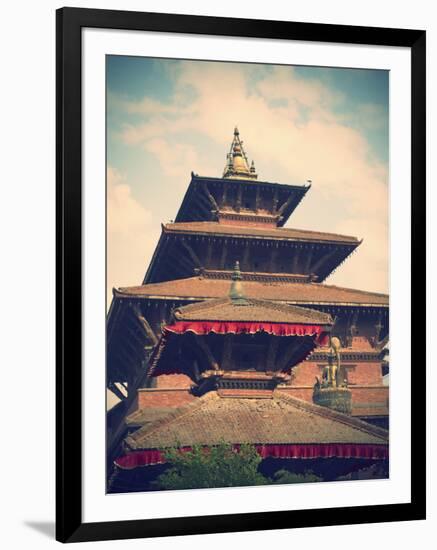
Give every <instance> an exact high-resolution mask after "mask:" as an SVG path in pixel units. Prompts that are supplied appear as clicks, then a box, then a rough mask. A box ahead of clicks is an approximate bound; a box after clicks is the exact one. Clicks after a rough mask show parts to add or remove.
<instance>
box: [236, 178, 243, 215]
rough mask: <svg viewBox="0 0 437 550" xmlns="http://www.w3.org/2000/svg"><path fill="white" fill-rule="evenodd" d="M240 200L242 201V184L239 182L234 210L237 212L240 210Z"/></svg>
mask: <svg viewBox="0 0 437 550" xmlns="http://www.w3.org/2000/svg"><path fill="white" fill-rule="evenodd" d="M242 202H243V186H242V185H241V183H240V184H238V186H237V200H236V202H235V210H236V211H237V212H239V211H240V209H241V204H242Z"/></svg>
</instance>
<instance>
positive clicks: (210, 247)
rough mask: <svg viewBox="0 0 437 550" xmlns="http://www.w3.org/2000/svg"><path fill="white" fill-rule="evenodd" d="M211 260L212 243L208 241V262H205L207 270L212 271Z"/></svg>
mask: <svg viewBox="0 0 437 550" xmlns="http://www.w3.org/2000/svg"><path fill="white" fill-rule="evenodd" d="M211 259H212V241H211V240H208V245H207V248H206V260H205V264H206V265H205V267H206V269H211Z"/></svg>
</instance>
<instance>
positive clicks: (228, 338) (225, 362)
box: [222, 334, 234, 370]
mask: <svg viewBox="0 0 437 550" xmlns="http://www.w3.org/2000/svg"><path fill="white" fill-rule="evenodd" d="M224 340H225V341H224V344H223V352H222V369H223V370H226V369H229V368H230V366H231V359H232V344H233V341H234V334H225V336H224Z"/></svg>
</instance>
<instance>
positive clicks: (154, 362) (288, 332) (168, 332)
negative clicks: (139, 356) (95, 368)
mask: <svg viewBox="0 0 437 550" xmlns="http://www.w3.org/2000/svg"><path fill="white" fill-rule="evenodd" d="M187 332H192V333H194V334H197V335H205V334H210V333H215V334H229V333H232V334H256V333H257V332H266V333H268V334H272V335H275V336H298V337H302V336H311V337H312V338H313V345H312V346H311V347H308V346H305V347H303V350H302V355H301V356H300V357H297V358H296V360H295V363H296V364H297V363H300V362H302V361H304V360H305V359H306V358H307V357H308V355H309V354H310V353H311V352H312V351H313V349H314V348H315V347H317V346H325V345H327V343H328V341H329V332H327V331H326V328H325V327H324V326H323V325H304V324H288V323H251V322H226V323H225V322H219V321H192V322H188V321H177V322H175V323H173V324H172V325H167V326H165V327H164V328H163V330H162V336H161V338H160V340H159V343H158V345H157V346H156V347H155V350H154V352H153V355H152V357H151V359H150V369H149V374H150V375H151V376H158V375H160V374H175V373H180V372H181V370H180V368H179V367H178V365H177V364H175V365H174V366H172V367H170V366H168V365H166V367H165V368H162V367H160V366H158V363H159V359H160V357H161V355H162V353H163V351H164V348H165V346H166V345H167V340H168V338H169V337H170V336H172V335H182V334H185V333H187Z"/></svg>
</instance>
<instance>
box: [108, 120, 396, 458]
mask: <svg viewBox="0 0 437 550" xmlns="http://www.w3.org/2000/svg"><path fill="white" fill-rule="evenodd" d="M310 187H311V186H310V185H284V184H279V183H272V182H268V181H262V180H260V179H259V178H258V174H257V173H256V169H255V165H254V163H253V161H252V162H251V163H250V162H249V159H248V157H247V155H246V152H245V149H244V147H243V143H242V141H241V139H240V135H239V131H238V129H237V128H235V131H234V136H233V140H232V143H231V147H230V151H229V153H228V154H227V157H226V164H225V167H224V171H223V176H222V177H221V178H215V177H202V176H199V175H197V174H194V173H192V174H191V181H190V183H189V186H188V189H187V191H186V194H185V197H184V199H183V201H182V204H181V206H180V209H179V211H178V213H177V215H176V218H175V221H174V222H173V223H168V224H164V225H162V231H161V236H160V239H159V242H158V243H157V246H156V249H155V252H154V254H153V257H152V260H151V262H150V265H149V266H148V268H147V270H146V273H145V276H144V280H143V283H142V284H141V285H139V286H134V287H128V288H117V289H114V290H113V301H112V304H111V307H110V310H109V314H108V322H107V346H108V347H107V385H108V388H109V389H110V390H111V391H112V392H113V393H115V395H116V396H117V397H118V398H119V399H120V402H119V403H118V404H117V405H116V406H115V407H114V408H113V409H111V410H110V411H109V412H108V457H109V460H110V461H112V460H113V458H114V457H115V456H118V455H120V454H122V453H125V452H126V449H128V450H131V451H133V450H136V451H138V449H139V448H140V447H139V446H138V445H139V444H138V441H140V440H141V441H147V440H148V439H147V429H148V428H147V427H148V426H152V425H154V424H155V423H157V422H160V421H162V419H163V418H166V417H167V416H168V415H169V414H173V415H174V414H175V412H176V411H178V410H181V409H182V408H183V407H189V406H192V407H194V409H193V410H196V411H197V412H196V414H200V413H199V411H198V408H197V409H196V407H198V405H196V403H197V404H198V403H199V402H203V401H202V400H206V402H207V405H205V406H207V407H210V406H212V404H214V403H215V405H214V406H216V405H217V403H216V402H215V401H214V400H212V401H211V399H212V398H211V396H210V397H208V395H209V394H211V392H212V393H214V394H215V395H216V396H217V395H221V396H222V397H223V396H225V395H226V393H228V394H232V395H234V396H236V397H238V398H242V397H243V396H244V395H245V394H248V395H249V396H251V397H252V398H260V399H261V398H262V397H263V396H264V397H266V396H267V397H270V398H273V397H272V396H273V395H275V399H282V400H283V399H285V400H287V399H289V401H287V405H286V406H285V405H284V407H291V408H293V407H295V408H296V407H297V408H299V404H301V403H306V405H300V406H301V408H300V409H299V410H300V411H301V412H302V410H303V409H302V406H304V407H305V406H306V407H308V408H307V409H305V411H306V414H309V415H311V414H315V413H314V411H318V412H317V414H321V415H322V416H323V414H324V413H323V410H322V413H321V412H320V410H321V409H323V407H322V408H321V407H319V406H317V405H314V403H313V401H315V402H316V403H317V400H315V399H314V394H315V385H316V387H319V386H317V385H318V384H319V385H323V377H324V373H326V372H327V371H326V366H327V365H329V364H332V353H333V351H332V350H333V349H334V348H333V347H332V341H335V342H336V345H335V353H336V361H338V365H339V368H340V365H341V384H339V385H341V386H342V388H343V389H344V390H345V392H347V395H348V399H349V401H350V405H349V409H348V410H347V411H346V412H347V417H348V419H349V420H348V422H349V425H350V427H351V430H353V429H356V430H357V433H358V431H359V430H360V429H361V430H362V429H363V425H365V426H367V427H366V430H370V431H369V432H368V435H369V437H368V439H369V441H370V443H366V444H369V445H371V444H375V441H376V440H378V438H379V440H378V444H379V445H381V444H382V443H381V441H382V440H381V438H382V439H384V437H386V436H384V434H383V432H384V430H382V431H378V430H380V428H388V386H386V385H384V383H383V376H384V374H386V372H387V369H388V364H387V362H386V361H385V354H386V347H387V343H388V334H389V326H388V323H389V314H388V308H389V301H388V296H387V295H384V294H377V293H371V292H366V291H361V290H356V289H349V288H340V287H337V286H332V285H329V284H327V283H326V282H325V281H326V279H327V278H328V277H329V275H330V274H331V273H333V271H334V270H335V269H337V268H338V267H339V266H340V265H341V264H342V263H343V262H344V261H346V260H347V258H348V257H349V256H350V255H351V254H352V253H354V252H355V251H356V250H357V249H358V247H359V245H360V243H361V241H360V240H358V239H357V238H356V237H353V236H347V235H338V234H334V233H322V232H317V231H307V230H300V229H294V228H292V227H284V226H285V224H286V222H288V220H289V219H290V217H292V214H293V212H294V210H295V209H296V208H297V206H298V205H299V203H300V202H301V200H302V199H303V198H304V197H305V195H306V193H307V192H309V191H310ZM280 327H282V328H280ZM276 331H278V332H276ZM281 331H282V332H281ZM333 338H334V340H332V339H333ZM339 372H340V371H339ZM331 385H332V381H331ZM278 391H279V392H280V395H279V393H278ZM275 392H276V393H275ZM278 396H279V397H278ZM322 397H323V396H322ZM318 399H319V405H320V404H322V405H323V399H321V398H320V395H319V398H318ZM235 403H236V402H235ZM240 405H241V403H240ZM235 406H236V407H237V409H238V406H237V405H235ZM311 407H312V408H311ZM302 414H303V413H302ZM326 414H328V413H326ZM329 414H333V413H332V411H330V413H329ZM335 414H342V413H339V412H338V411H337V412H336V413H335ZM325 420H326V418H325ZM330 421H333V422H334V421H335V418H332V417H330ZM363 421H364V422H365V424H364V423H363ZM354 422H356V423H358V424H354ZM350 423H352V424H350ZM372 425H373V426H372ZM338 426H339V425H338ZM338 426H337V427H338ZM339 430H340V428H339ZM372 430H376V432H375V431H372ZM331 431H332V427H331ZM340 431H341V430H340ZM136 432H138V433H139V434H141V438H139V436H138V435H135V433H136ZM360 433H362V432H360ZM381 434H383V435H381ZM302 437H303V439H305V437H306V436H305V435H304V434H302ZM307 437H308V438H309V439H311V434H307ZM372 438H376V439H375V440H373V439H372ZM164 439H165V437H164ZM188 439H189V438H188ZM279 439H280V438H279ZM334 439H335V438H334ZM352 439H354V438H353V437H352ZM133 442H134V443H133ZM155 443H156V442H155ZM188 443H189V441H188ZM233 443H235V444H238V443H241V441H237V440H235V441H233ZM253 443H256V444H261V443H262V444H266V442H265V441H253ZM289 443H293V442H289ZM361 443H362V442H361ZM361 443H360V442H355V443H354V444H355V445H359V444H361ZM205 444H206V442H205ZM363 444H364V443H363ZM163 445H164V444H163ZM358 448H359V447H356V449H358ZM375 448H376V447H375ZM154 449H155V451H156V452H158V451H157V449H158V447H155V448H154ZM266 452H267V451H266ZM341 452H343V451H341ZM357 452H358V451H357ZM144 456H145V455H144ZM357 456H358V455H357ZM127 460H128V461H129V460H132V459H127ZM144 460H146V459H144Z"/></svg>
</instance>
